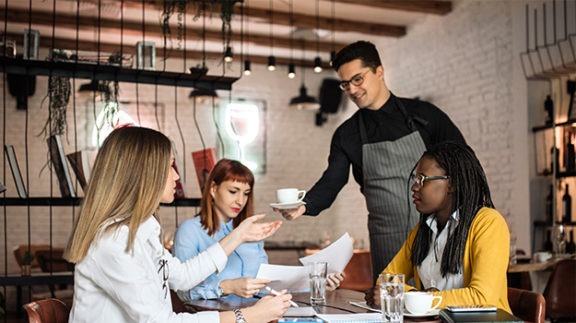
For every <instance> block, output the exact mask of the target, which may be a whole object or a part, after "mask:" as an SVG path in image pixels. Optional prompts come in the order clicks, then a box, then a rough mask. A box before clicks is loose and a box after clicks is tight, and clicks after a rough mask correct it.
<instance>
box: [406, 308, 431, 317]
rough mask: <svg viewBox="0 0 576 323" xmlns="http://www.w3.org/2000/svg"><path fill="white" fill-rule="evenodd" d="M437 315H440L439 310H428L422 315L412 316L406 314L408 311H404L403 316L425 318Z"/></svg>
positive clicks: (408, 313)
mask: <svg viewBox="0 0 576 323" xmlns="http://www.w3.org/2000/svg"><path fill="white" fill-rule="evenodd" d="M439 314H440V310H439V309H435V310H430V311H428V312H426V313H424V314H412V313H410V312H408V310H404V316H406V317H427V316H437V315H439Z"/></svg>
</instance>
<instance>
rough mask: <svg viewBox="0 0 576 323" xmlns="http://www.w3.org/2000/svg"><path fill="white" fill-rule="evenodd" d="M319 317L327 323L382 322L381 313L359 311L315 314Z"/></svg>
mask: <svg viewBox="0 0 576 323" xmlns="http://www.w3.org/2000/svg"><path fill="white" fill-rule="evenodd" d="M316 316H318V317H319V318H321V319H323V320H324V321H326V322H328V323H338V322H346V323H349V322H363V323H368V322H382V314H379V313H359V314H317V315H316Z"/></svg>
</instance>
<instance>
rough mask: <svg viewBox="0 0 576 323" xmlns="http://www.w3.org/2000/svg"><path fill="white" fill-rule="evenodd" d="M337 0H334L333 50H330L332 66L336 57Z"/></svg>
mask: <svg viewBox="0 0 576 323" xmlns="http://www.w3.org/2000/svg"><path fill="white" fill-rule="evenodd" d="M335 2H336V0H332V50H331V51H330V66H332V62H333V61H334V59H335V58H336V49H335V48H334V47H335V46H334V43H335V42H336V41H335V37H336V28H335V24H336V5H335Z"/></svg>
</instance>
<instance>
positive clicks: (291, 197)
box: [276, 188, 306, 203]
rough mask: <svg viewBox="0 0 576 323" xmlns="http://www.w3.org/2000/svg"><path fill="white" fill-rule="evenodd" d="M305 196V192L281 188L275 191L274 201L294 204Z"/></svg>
mask: <svg viewBox="0 0 576 323" xmlns="http://www.w3.org/2000/svg"><path fill="white" fill-rule="evenodd" d="M304 196H306V191H304V190H299V189H297V188H281V189H279V190H276V199H277V200H278V203H296V202H301V201H302V199H304Z"/></svg>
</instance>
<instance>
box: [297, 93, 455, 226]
mask: <svg viewBox="0 0 576 323" xmlns="http://www.w3.org/2000/svg"><path fill="white" fill-rule="evenodd" d="M396 100H401V101H402V103H403V104H404V107H405V108H406V112H407V113H408V115H410V116H412V117H416V120H415V122H414V124H415V125H416V128H417V129H418V131H419V132H420V135H421V136H422V139H423V140H424V143H425V144H426V148H427V149H428V148H430V147H431V146H433V145H435V144H437V143H439V142H442V141H447V140H454V141H461V142H464V141H465V140H464V137H463V136H462V133H460V130H458V128H457V127H456V125H454V123H453V122H452V120H450V118H449V117H448V116H447V115H446V114H445V113H444V112H443V111H442V110H440V109H439V108H438V107H436V106H435V105H433V104H431V103H428V102H424V101H419V100H413V99H405V98H398V97H396V96H394V95H393V94H391V96H390V98H389V99H388V101H386V103H384V105H383V106H382V107H381V108H380V109H378V110H370V109H359V110H358V111H357V112H356V113H354V115H352V116H351V117H350V118H349V119H348V120H346V121H344V123H342V124H341V125H340V126H339V127H338V129H336V131H335V132H334V135H333V136H332V143H331V145H330V156H329V157H328V168H326V170H325V171H324V173H323V174H322V177H321V178H320V179H319V180H318V181H317V182H316V184H314V186H313V187H312V188H311V189H310V190H309V191H308V193H307V194H306V197H305V199H304V201H305V202H306V214H308V215H317V214H318V213H320V212H321V211H323V210H324V209H327V208H328V207H330V205H332V202H334V200H335V199H336V196H337V195H338V193H339V192H340V190H341V189H342V187H343V186H344V185H345V184H346V183H347V182H348V174H349V169H350V164H352V174H353V175H354V179H355V180H356V182H357V183H358V184H359V185H360V190H361V191H362V190H363V185H364V183H363V172H362V142H361V139H360V130H359V127H358V119H359V117H360V115H362V117H363V119H364V124H365V128H366V136H367V140H368V142H367V143H376V142H382V141H395V140H397V139H399V138H402V137H404V136H406V135H408V134H410V133H411V132H412V131H411V130H410V128H409V126H408V121H407V119H406V117H405V116H404V114H402V112H401V111H400V110H399V108H398V106H397V103H396ZM418 120H420V121H423V122H419V121H418Z"/></svg>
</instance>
